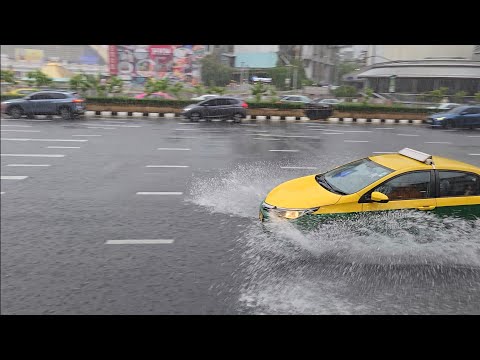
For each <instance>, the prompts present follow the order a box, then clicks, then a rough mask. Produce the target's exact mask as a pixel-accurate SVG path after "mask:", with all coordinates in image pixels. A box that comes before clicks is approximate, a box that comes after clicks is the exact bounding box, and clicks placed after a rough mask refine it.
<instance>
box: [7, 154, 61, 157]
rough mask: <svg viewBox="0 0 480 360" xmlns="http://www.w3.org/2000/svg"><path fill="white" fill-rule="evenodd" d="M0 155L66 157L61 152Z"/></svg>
mask: <svg viewBox="0 0 480 360" xmlns="http://www.w3.org/2000/svg"><path fill="white" fill-rule="evenodd" d="M0 156H21V157H64V156H65V155H60V154H0Z"/></svg>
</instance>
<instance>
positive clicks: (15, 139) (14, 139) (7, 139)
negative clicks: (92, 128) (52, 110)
mask: <svg viewBox="0 0 480 360" xmlns="http://www.w3.org/2000/svg"><path fill="white" fill-rule="evenodd" d="M0 140H6V141H68V142H86V141H88V140H76V139H26V138H0Z"/></svg>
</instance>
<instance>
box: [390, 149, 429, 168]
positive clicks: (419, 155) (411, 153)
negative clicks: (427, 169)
mask: <svg viewBox="0 0 480 360" xmlns="http://www.w3.org/2000/svg"><path fill="white" fill-rule="evenodd" d="M398 153H399V154H400V155H403V156H406V157H409V158H410V159H414V160H417V161H421V162H423V163H425V164H427V165H432V164H433V159H432V155H430V154H426V153H424V152H421V151H418V150H414V149H410V148H404V149H402V150H400V151H399V152H398Z"/></svg>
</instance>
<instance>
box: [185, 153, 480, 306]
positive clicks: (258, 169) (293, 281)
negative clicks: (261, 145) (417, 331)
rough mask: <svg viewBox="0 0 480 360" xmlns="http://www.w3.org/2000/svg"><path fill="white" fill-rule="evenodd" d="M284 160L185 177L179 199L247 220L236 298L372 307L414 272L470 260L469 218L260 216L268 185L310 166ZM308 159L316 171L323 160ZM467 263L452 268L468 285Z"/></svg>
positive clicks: (479, 249) (476, 238)
mask: <svg viewBox="0 0 480 360" xmlns="http://www.w3.org/2000/svg"><path fill="white" fill-rule="evenodd" d="M336 162H337V163H338V160H337V161H336ZM290 165H291V163H285V164H272V163H265V162H264V163H255V164H248V165H238V166H237V167H236V168H234V169H230V170H223V171H220V172H219V174H218V175H217V176H214V177H211V176H209V177H208V176H207V177H201V176H196V177H195V178H194V181H192V183H191V186H190V195H189V197H188V201H190V202H192V203H194V204H196V205H200V206H202V207H205V208H207V209H208V210H209V211H211V212H212V213H222V214H227V215H230V216H239V217H243V218H250V219H252V223H251V224H250V225H249V226H247V228H245V229H243V231H242V233H241V234H239V235H238V238H237V245H238V246H240V247H241V248H242V253H243V259H242V269H239V272H242V274H241V278H242V279H243V286H242V289H241V296H240V303H241V304H242V305H243V306H244V307H246V308H250V309H253V311H254V312H255V313H286V314H290V313H302V314H305V313H315V314H332V313H334V314H344V313H372V312H374V311H376V310H377V309H378V308H379V303H381V304H384V303H388V301H387V300H388V299H387V300H385V298H386V297H388V296H396V291H399V290H398V289H402V288H403V287H405V286H411V284H412V283H415V282H416V281H423V282H426V283H429V282H434V281H437V282H438V279H439V277H440V278H442V276H446V278H448V276H450V277H451V276H453V275H451V271H453V270H452V268H456V267H460V268H461V267H468V268H473V269H477V270H478V269H479V268H480V220H479V219H477V220H465V219H461V218H453V217H445V218H441V217H438V216H436V215H434V214H431V213H426V212H418V211H412V210H402V211H394V212H378V213H360V214H356V215H355V216H352V217H349V218H345V219H341V220H340V219H338V220H334V221H333V220H332V221H326V222H319V223H318V224H317V225H316V226H315V227H314V228H310V229H309V230H305V229H299V228H298V227H296V226H295V225H294V224H292V223H289V222H285V221H275V219H273V220H274V221H271V222H269V223H265V224H261V223H260V222H259V221H258V218H257V216H258V206H259V204H260V202H261V201H262V200H263V199H264V197H265V195H266V194H267V193H268V191H270V190H271V189H272V188H273V187H274V186H276V185H278V184H279V183H282V182H284V181H286V180H289V179H292V178H295V177H298V176H303V175H307V174H309V173H311V172H312V171H311V170H306V171H303V172H300V171H298V172H295V173H292V172H289V171H285V170H284V169H281V166H290ZM295 165H298V163H297V164H295ZM299 166H301V165H299ZM304 166H312V165H311V164H309V165H304ZM316 166H317V167H318V169H319V170H318V172H321V171H324V170H327V169H329V168H331V167H332V166H333V164H330V163H323V164H317V165H316ZM402 269H405V270H402ZM477 270H474V275H473V278H472V275H465V274H463V273H462V274H460V275H454V276H459V277H462V279H461V280H462V281H467V282H469V281H470V283H469V284H470V285H469V286H471V288H473V289H478V288H479V279H478V277H479V276H480V272H479V271H477ZM234 275H235V276H240V275H239V274H234ZM447 275H448V276H447ZM448 281H451V279H450V278H449V280H448ZM387 283H388V285H385V284H387ZM406 284H407V285H406ZM372 287H374V288H375V287H378V288H385V287H387V288H388V291H385V290H382V291H383V293H382V295H381V296H380V295H379V296H376V297H374V298H373V299H370V300H369V301H367V302H366V301H363V300H362V301H358V299H356V300H355V299H352V298H351V293H352V288H355V289H356V290H355V291H360V292H361V291H366V292H368V291H374V290H372ZM402 291H403V290H402ZM391 293H393V294H394V295H391ZM404 297H406V295H405V294H404ZM382 306H383V305H382ZM409 306H410V307H409V309H410V311H412V310H411V309H412V306H411V305H409ZM418 306H420V305H418ZM385 311H387V312H388V311H390V312H392V311H393V312H396V311H398V312H405V313H408V310H402V309H400V310H397V309H396V308H393V310H392V309H389V310H385ZM422 311H425V310H424V309H423V310H420V311H419V312H422ZM427 312H428V311H427ZM410 313H411V312H410Z"/></svg>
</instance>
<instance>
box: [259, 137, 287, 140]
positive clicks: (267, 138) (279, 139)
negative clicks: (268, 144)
mask: <svg viewBox="0 0 480 360" xmlns="http://www.w3.org/2000/svg"><path fill="white" fill-rule="evenodd" d="M252 139H253V140H268V141H279V140H282V139H269V138H266V137H264V138H252Z"/></svg>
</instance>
